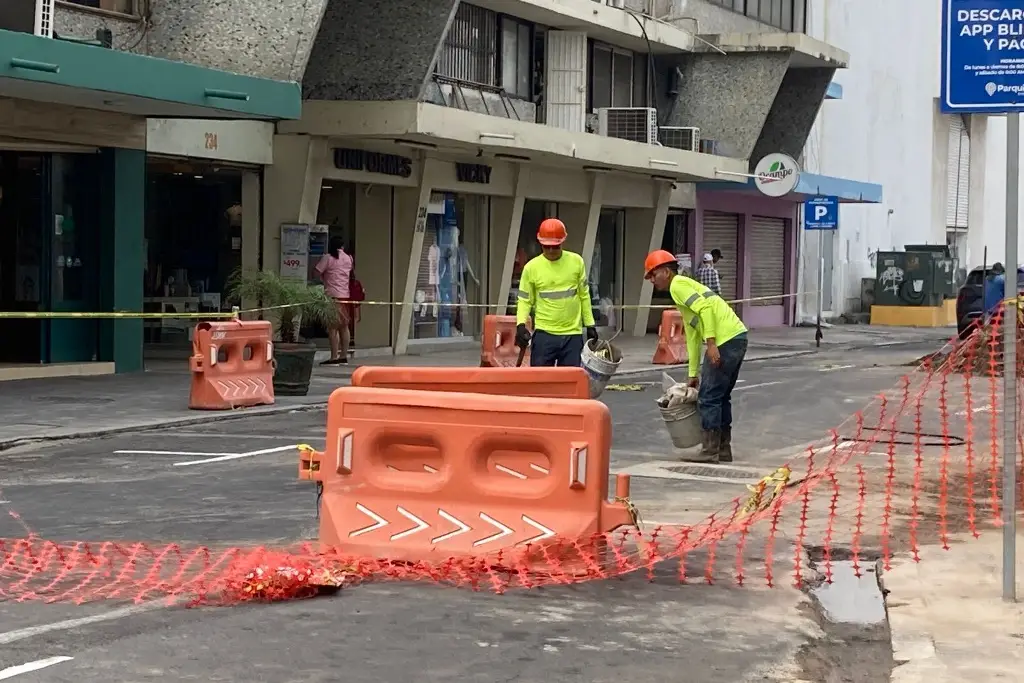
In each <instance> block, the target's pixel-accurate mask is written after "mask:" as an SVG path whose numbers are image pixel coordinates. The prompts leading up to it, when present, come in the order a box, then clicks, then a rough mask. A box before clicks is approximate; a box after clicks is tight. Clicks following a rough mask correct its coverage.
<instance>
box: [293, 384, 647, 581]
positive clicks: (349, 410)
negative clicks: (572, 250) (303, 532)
mask: <svg viewBox="0 0 1024 683" xmlns="http://www.w3.org/2000/svg"><path fill="white" fill-rule="evenodd" d="M610 437H611V417H610V415H609V413H608V408H607V407H606V406H605V405H604V404H602V403H599V402H597V401H590V400H578V399H550V398H549V399H537V398H534V397H518V396H512V397H509V396H504V397H502V396H487V395H482V394H462V393H437V392H424V391H412V390H401V389H366V388H361V387H343V388H341V389H338V390H336V391H335V392H334V393H333V394H332V395H331V398H330V401H329V403H328V408H327V439H328V444H329V448H328V451H327V452H326V453H325V454H324V455H323V456H321V457H320V458H318V459H317V460H319V466H318V467H317V468H316V469H317V473H316V474H313V476H312V478H316V479H319V480H320V481H322V482H323V485H324V488H323V498H322V506H321V524H320V541H321V542H322V543H324V544H325V545H326V547H330V548H338V549H341V550H342V551H344V552H345V553H348V554H352V555H355V556H360V557H372V558H378V559H379V558H386V559H388V560H392V561H394V560H398V561H404V562H424V561H431V560H443V559H446V558H466V557H473V556H474V555H479V554H493V553H500V554H502V555H503V559H502V563H503V564H507V565H509V566H516V567H530V568H531V569H532V570H534V571H537V570H543V569H542V568H546V570H547V571H552V572H557V571H567V568H568V567H569V565H570V564H571V563H572V558H567V557H565V556H564V553H561V552H560V553H558V554H557V559H555V558H553V557H552V558H549V557H548V555H547V552H546V550H545V546H546V545H547V544H548V543H550V541H551V539H555V538H557V537H568V538H578V537H587V536H591V535H593V534H595V533H599V532H607V531H612V530H613V529H616V528H618V527H620V526H623V525H628V524H631V523H632V522H631V517H630V513H629V510H628V509H627V507H626V506H625V505H624V504H623V503H622V502H621V501H620V502H609V501H608V470H609V460H610ZM407 445H415V446H419V447H421V449H422V450H418V451H415V452H414V453H413V454H411V455H410V452H409V451H408V450H407V449H406V448H404V446H407ZM304 459H305V458H304ZM617 489H618V491H617V496H618V497H619V498H626V497H627V496H628V493H629V481H628V478H626V477H624V476H623V477H621V478H620V480H619V481H618V483H617ZM549 559H550V560H551V561H550V562H549ZM576 559H579V558H576ZM576 569H579V570H582V571H586V567H585V566H582V567H577V568H576ZM574 571H575V570H574Z"/></svg>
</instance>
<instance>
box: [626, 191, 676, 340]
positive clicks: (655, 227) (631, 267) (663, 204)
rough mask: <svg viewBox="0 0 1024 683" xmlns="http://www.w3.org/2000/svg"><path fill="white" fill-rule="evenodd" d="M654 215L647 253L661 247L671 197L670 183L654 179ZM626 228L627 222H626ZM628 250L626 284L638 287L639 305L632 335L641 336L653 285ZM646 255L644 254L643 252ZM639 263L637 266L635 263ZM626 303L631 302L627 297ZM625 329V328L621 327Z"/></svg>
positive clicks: (635, 255)
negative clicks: (628, 275) (645, 277)
mask: <svg viewBox="0 0 1024 683" xmlns="http://www.w3.org/2000/svg"><path fill="white" fill-rule="evenodd" d="M654 193H655V194H654V216H653V219H652V223H651V237H650V240H648V246H647V254H649V253H651V252H652V251H654V250H655V249H660V248H661V243H662V240H663V239H664V237H665V221H667V220H668V205H669V199H671V197H672V183H669V182H664V181H655V187H654ZM626 227H627V229H628V228H629V224H628V223H627V224H626ZM629 252H630V250H629V249H628V247H627V249H626V257H627V261H626V266H625V271H626V273H630V274H631V277H628V278H627V279H626V282H627V283H630V282H632V283H633V284H631V285H628V286H630V287H632V288H634V291H635V289H636V288H637V287H639V294H638V296H637V298H636V305H637V306H638V307H639V308H637V310H636V315H635V317H634V319H633V321H632V322H633V336H634V337H643V336H644V335H646V334H647V320H648V317H649V313H648V309H647V308H646V307H647V306H650V305H651V296H652V295H653V294H654V286H653V285H652V284H651V283H650V282H648V281H647V280H646V279H644V275H645V273H643V272H642V271H643V260H642V257H641V258H640V260H637V256H638V255H637V254H631V253H629ZM645 256H646V254H645ZM637 263H638V264H639V268H637V266H636V265H635V264H637ZM637 275H639V282H637V278H636V276H637ZM626 303H633V302H631V301H629V299H628V298H627V301H626ZM623 329H625V328H623Z"/></svg>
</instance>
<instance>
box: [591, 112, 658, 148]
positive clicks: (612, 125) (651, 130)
mask: <svg viewBox="0 0 1024 683" xmlns="http://www.w3.org/2000/svg"><path fill="white" fill-rule="evenodd" d="M597 133H598V135H604V136H605V137H609V138H621V139H622V140H632V141H633V142H643V143H646V144H648V145H656V144H658V110H657V109H653V108H651V107H602V108H600V109H598V110H597Z"/></svg>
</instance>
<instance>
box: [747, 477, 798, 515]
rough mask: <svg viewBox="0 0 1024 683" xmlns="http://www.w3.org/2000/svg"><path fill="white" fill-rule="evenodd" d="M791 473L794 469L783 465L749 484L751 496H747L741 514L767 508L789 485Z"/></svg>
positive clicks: (748, 488)
mask: <svg viewBox="0 0 1024 683" xmlns="http://www.w3.org/2000/svg"><path fill="white" fill-rule="evenodd" d="M791 474H792V470H790V469H789V468H788V467H786V466H785V465H783V466H782V467H780V468H779V469H777V470H775V471H774V472H772V473H771V474H770V475H768V476H767V477H762V478H761V480H760V481H759V482H757V483H756V484H754V485H752V486H751V485H749V484H748V485H747V490H748V491H750V497H749V498H747V502H746V503H745V504H744V505H743V509H742V510H741V511H740V516H741V517H746V516H747V515H749V514H753V513H755V512H762V511H764V510H767V509H768V506H769V505H771V504H772V501H773V500H775V499H776V498H777V497H778V496H779V494H781V493H782V492H783V491H784V490H786V487H787V486H789V477H790V475H791ZM766 493H767V494H768V495H767V497H766V496H765V494H766Z"/></svg>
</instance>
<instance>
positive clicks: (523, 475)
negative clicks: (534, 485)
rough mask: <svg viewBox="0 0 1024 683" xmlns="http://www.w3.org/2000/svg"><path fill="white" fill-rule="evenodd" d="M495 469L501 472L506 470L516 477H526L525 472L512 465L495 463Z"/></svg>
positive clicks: (506, 472)
mask: <svg viewBox="0 0 1024 683" xmlns="http://www.w3.org/2000/svg"><path fill="white" fill-rule="evenodd" d="M494 469H496V470H498V471H499V472H504V473H505V474H509V475H511V476H513V477H515V478H516V479H526V475H525V474H523V473H522V472H516V471H515V470H514V469H512V468H511V467H505V466H504V465H499V464H497V463H495V465H494Z"/></svg>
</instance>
